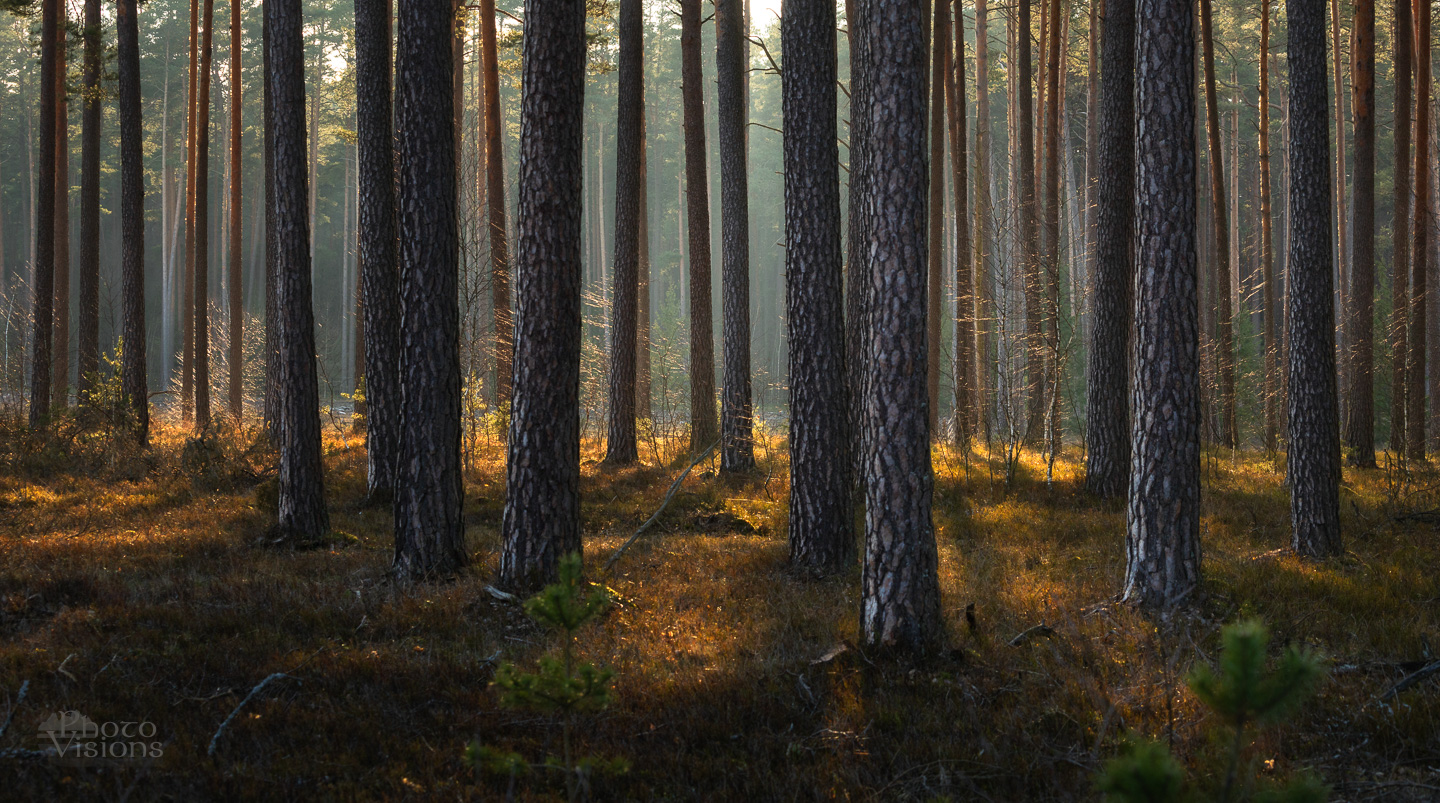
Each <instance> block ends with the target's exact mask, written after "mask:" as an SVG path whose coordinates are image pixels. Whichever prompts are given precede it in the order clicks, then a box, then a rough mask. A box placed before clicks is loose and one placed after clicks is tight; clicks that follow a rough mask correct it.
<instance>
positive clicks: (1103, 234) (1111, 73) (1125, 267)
mask: <svg viewBox="0 0 1440 803" xmlns="http://www.w3.org/2000/svg"><path fill="white" fill-rule="evenodd" d="M1104 25H1105V32H1104V35H1103V36H1102V37H1101V41H1102V42H1103V44H1104V48H1105V52H1104V55H1103V56H1102V57H1101V61H1100V69H1101V70H1102V71H1103V78H1102V80H1101V82H1100V108H1099V112H1100V143H1099V150H1098V162H1097V164H1096V170H1095V174H1096V177H1097V180H1098V182H1099V185H1098V188H1097V193H1096V208H1095V242H1094V244H1093V246H1092V247H1093V249H1094V254H1095V259H1094V266H1093V269H1092V271H1091V274H1090V276H1091V278H1090V281H1091V286H1090V304H1091V312H1092V322H1091V325H1090V333H1091V335H1090V337H1091V341H1090V354H1089V358H1090V360H1089V373H1088V376H1087V377H1086V382H1085V387H1086V393H1087V399H1086V401H1087V404H1086V437H1087V440H1088V449H1087V451H1086V453H1085V487H1086V489H1087V490H1089V491H1090V493H1093V494H1095V495H1096V496H1100V497H1106V498H1108V497H1118V496H1121V495H1122V494H1124V493H1125V487H1126V485H1127V483H1128V482H1129V480H1130V399H1129V397H1128V395H1127V394H1128V393H1129V385H1130V318H1131V313H1132V311H1133V310H1132V309H1131V296H1132V285H1133V283H1134V270H1135V267H1134V263H1133V261H1132V255H1131V250H1130V242H1131V237H1132V234H1133V232H1134V226H1135V218H1134V209H1135V196H1134V192H1135V44H1134V43H1135V0H1107V2H1106V4H1105V18H1104Z"/></svg>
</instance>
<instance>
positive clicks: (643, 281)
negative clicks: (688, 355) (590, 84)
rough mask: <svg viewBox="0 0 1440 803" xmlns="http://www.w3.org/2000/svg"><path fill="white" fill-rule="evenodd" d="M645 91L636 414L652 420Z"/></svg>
mask: <svg viewBox="0 0 1440 803" xmlns="http://www.w3.org/2000/svg"><path fill="white" fill-rule="evenodd" d="M646 119H647V117H646V111H645V93H644V89H643V87H642V89H641V93H640V236H639V241H640V254H639V256H640V259H639V274H640V275H639V283H638V285H639V286H638V288H637V291H636V295H635V302H636V303H635V325H636V328H635V415H636V416H637V417H639V418H640V419H641V420H646V421H648V420H650V419H651V417H652V416H653V415H654V403H653V399H652V397H651V394H650V198H649V190H650V185H649V181H650V171H649V168H648V162H649V156H648V155H647V153H646V150H647V148H648V145H647V143H646V139H645V137H646V134H645V129H646Z"/></svg>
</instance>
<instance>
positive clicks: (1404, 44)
mask: <svg viewBox="0 0 1440 803" xmlns="http://www.w3.org/2000/svg"><path fill="white" fill-rule="evenodd" d="M1410 6H1411V0H1395V7H1394V18H1395V28H1394V32H1393V35H1392V37H1391V39H1392V41H1393V42H1394V51H1395V52H1394V56H1393V62H1394V71H1395V104H1394V108H1395V152H1394V160H1395V181H1394V186H1395V200H1394V205H1395V216H1394V232H1393V234H1394V237H1393V238H1392V241H1391V259H1390V265H1391V271H1392V273H1391V279H1392V280H1391V289H1390V296H1391V307H1390V309H1391V312H1390V354H1391V363H1392V364H1391V368H1390V450H1391V451H1393V452H1395V453H1396V454H1403V453H1404V451H1405V443H1406V440H1405V437H1406V436H1405V425H1406V421H1405V414H1406V411H1407V404H1406V400H1405V395H1406V392H1407V389H1408V387H1409V381H1408V373H1407V371H1406V370H1405V368H1406V366H1405V363H1406V361H1407V360H1408V359H1409V357H1408V354H1409V349H1408V348H1407V347H1406V345H1407V343H1408V342H1409V332H1408V331H1407V329H1408V327H1409V319H1410V276H1409V270H1410V192H1411V189H1412V188H1411V186H1410V164H1411V163H1410V112H1411V106H1412V102H1411V97H1410V82H1411V79H1412V78H1413V73H1414V67H1413V64H1412V61H1411V54H1410V50H1411V48H1412V47H1413V46H1414V43H1415V39H1414V32H1413V30H1412V29H1411V19H1410Z"/></svg>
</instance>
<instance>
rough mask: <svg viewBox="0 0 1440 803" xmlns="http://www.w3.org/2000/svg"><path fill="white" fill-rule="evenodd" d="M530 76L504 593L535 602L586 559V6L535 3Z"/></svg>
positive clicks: (564, 0)
mask: <svg viewBox="0 0 1440 803" xmlns="http://www.w3.org/2000/svg"><path fill="white" fill-rule="evenodd" d="M697 22H698V20H697ZM521 71H522V73H523V76H522V81H521V86H522V87H523V88H522V90H521V95H522V96H521V101H520V154H521V155H520V184H519V190H518V193H519V202H520V203H519V211H518V213H517V218H516V238H517V240H518V244H517V245H518V247H517V248H516V255H517V259H516V264H515V279H516V284H515V300H516V308H515V356H516V358H517V359H516V363H515V402H514V406H513V408H512V409H513V413H512V415H511V417H510V438H509V455H508V457H509V459H508V461H507V463H506V466H507V469H506V483H505V512H504V516H503V519H502V520H501V524H500V534H501V538H502V539H503V541H504V549H503V551H502V553H501V555H500V583H501V584H502V585H503V586H505V587H506V588H510V589H513V590H516V591H522V592H528V591H533V590H535V589H537V588H539V587H540V586H543V585H544V584H545V583H547V582H552V581H554V579H555V577H556V574H557V570H558V565H559V560H560V558H562V557H564V556H565V555H568V554H570V553H572V552H574V553H578V552H580V549H581V545H580V280H581V272H582V267H581V260H580V207H581V190H582V188H581V177H582V174H583V172H584V168H583V163H582V159H583V153H584V141H583V137H584V131H585V123H584V109H585V3H584V2H583V1H582V0H526V3H525V42H524V45H523V54H522V59H521ZM692 188H693V187H692Z"/></svg>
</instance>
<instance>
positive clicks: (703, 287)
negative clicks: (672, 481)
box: [680, 0, 719, 454]
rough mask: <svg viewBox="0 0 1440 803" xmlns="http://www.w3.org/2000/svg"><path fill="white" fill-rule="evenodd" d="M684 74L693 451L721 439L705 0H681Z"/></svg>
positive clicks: (681, 44) (681, 48)
mask: <svg viewBox="0 0 1440 803" xmlns="http://www.w3.org/2000/svg"><path fill="white" fill-rule="evenodd" d="M680 64H681V69H680V80H681V84H682V87H681V91H682V93H683V95H684V119H685V195H686V197H685V210H686V211H685V224H686V228H687V229H688V230H689V234H690V238H689V239H690V242H689V244H688V246H689V251H688V253H689V258H690V298H689V311H690V451H691V452H693V453H695V454H699V453H700V452H702V451H704V450H705V449H708V448H709V447H710V444H711V443H713V442H714V441H715V438H716V437H717V435H718V432H719V425H718V424H717V423H716V421H715V342H714V333H713V332H712V323H711V321H712V318H711V313H710V190H709V186H710V184H709V179H708V178H707V175H706V167H705V157H706V151H705V95H704V86H703V84H702V81H703V80H704V76H703V75H702V73H701V69H700V0H680Z"/></svg>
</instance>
